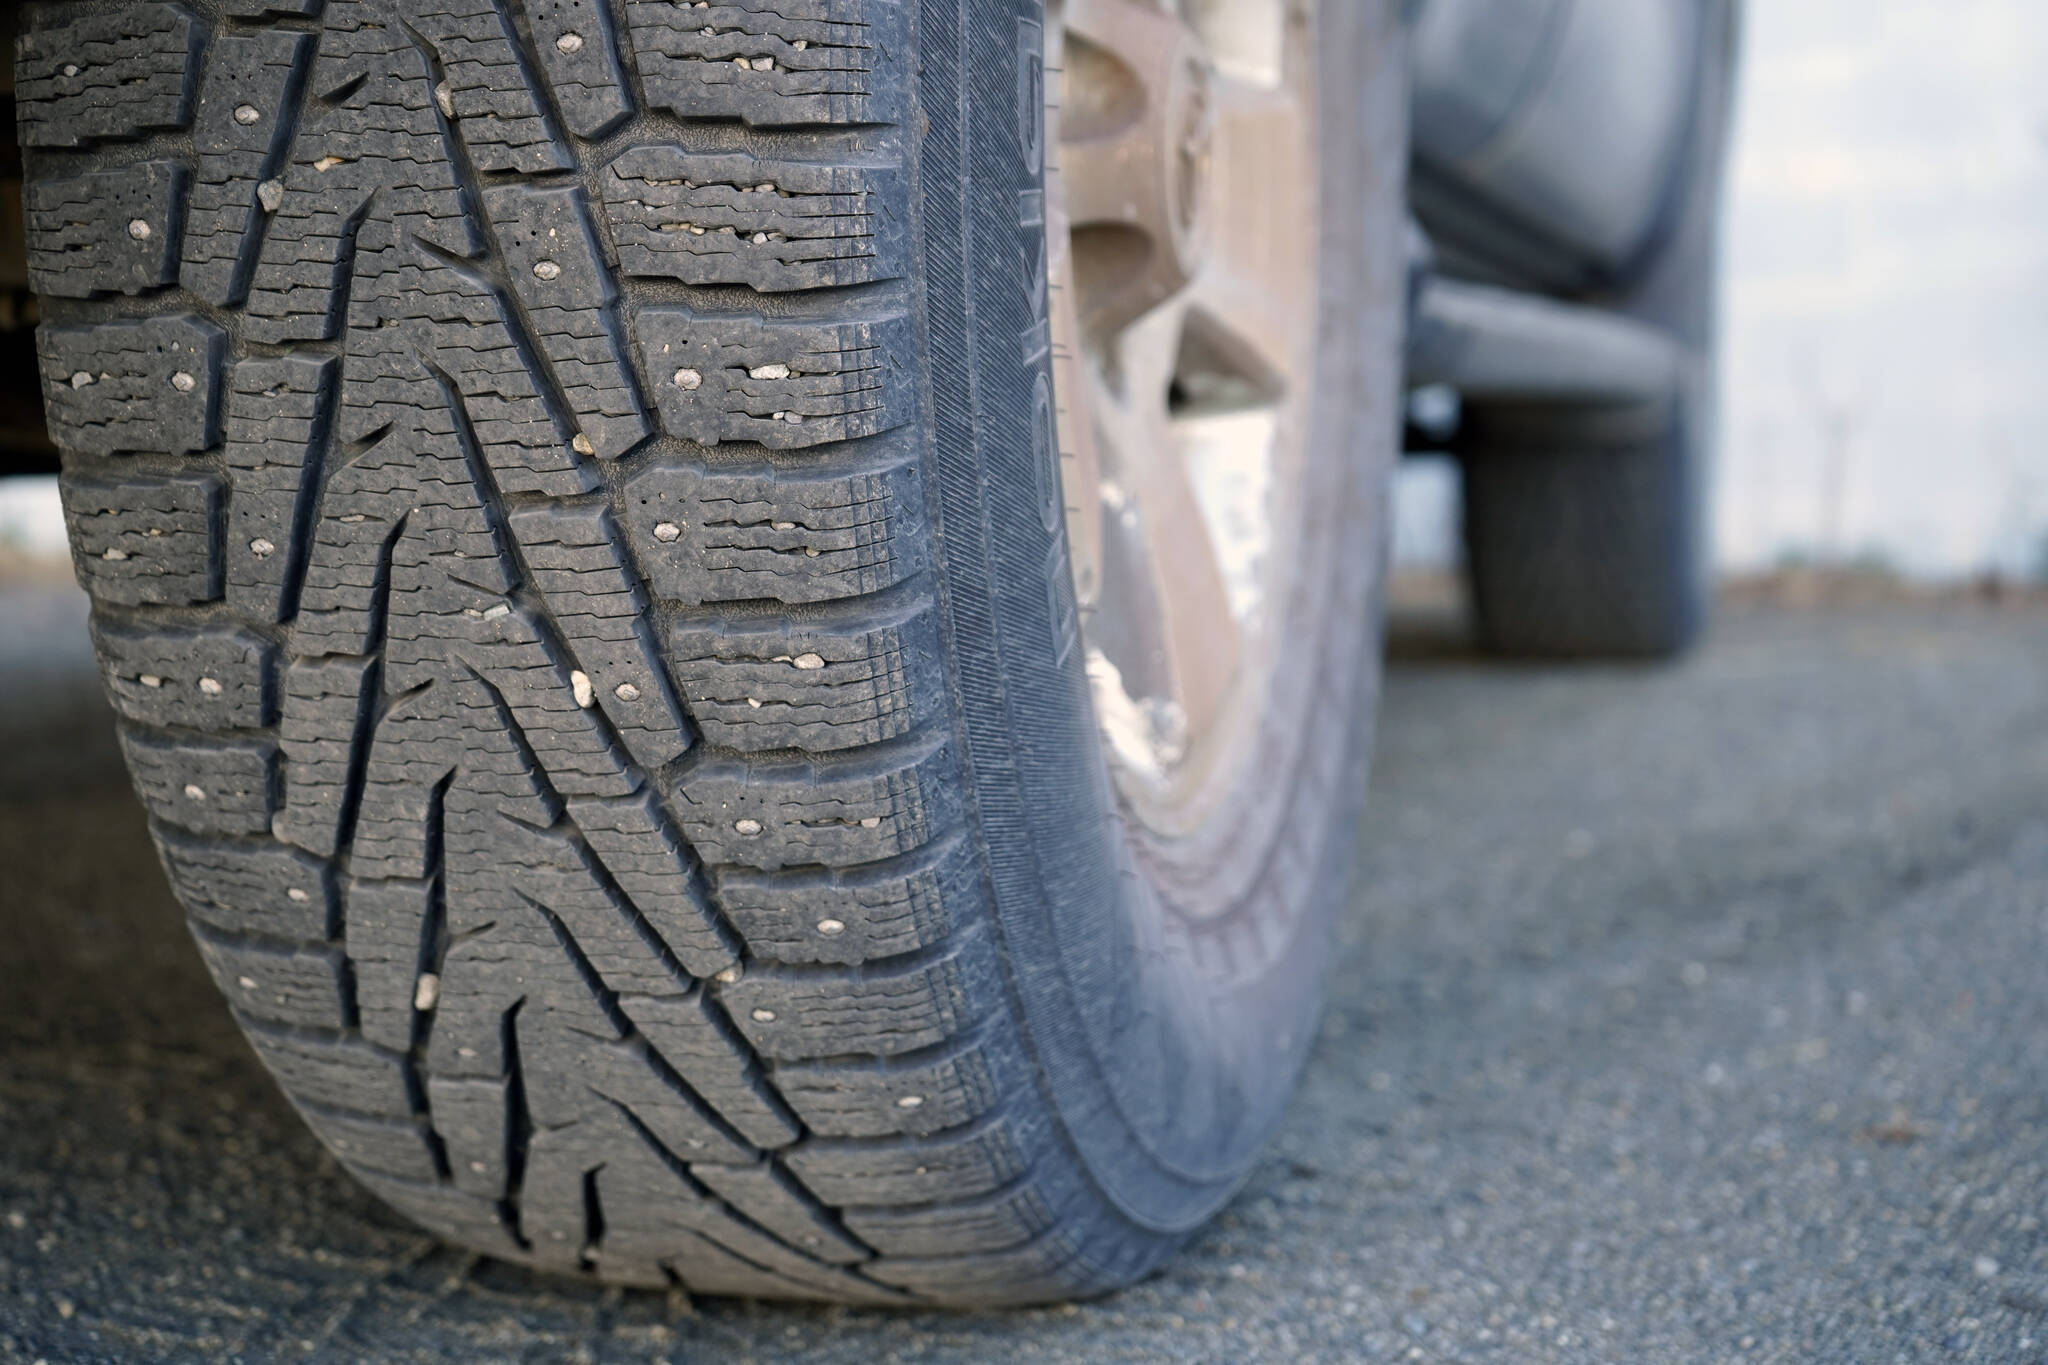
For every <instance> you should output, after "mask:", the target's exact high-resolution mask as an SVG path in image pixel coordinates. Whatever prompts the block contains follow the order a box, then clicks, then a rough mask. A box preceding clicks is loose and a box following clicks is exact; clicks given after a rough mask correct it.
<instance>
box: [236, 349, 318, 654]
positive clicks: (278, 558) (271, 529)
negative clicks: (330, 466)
mask: <svg viewBox="0 0 2048 1365" xmlns="http://www.w3.org/2000/svg"><path fill="white" fill-rule="evenodd" d="M340 363H341V362H340V361H339V360H337V359H335V358H334V357H332V356H320V357H314V356H292V357H288V358H285V359H281V360H243V361H240V362H238V363H237V364H236V365H235V366H234V368H233V369H232V370H230V371H229V372H228V381H227V388H228V394H227V466H228V480H229V485H230V487H231V489H232V493H231V495H230V496H229V498H228V530H227V560H228V563H227V597H228V605H230V606H231V607H233V608H234V609H235V610H236V611H237V612H238V613H240V614H241V615H243V616H245V617H248V618H251V619H253V620H258V621H282V620H284V619H286V617H287V615H288V614H289V613H290V611H291V610H292V609H293V608H294V607H295V606H296V605H297V604H296V602H295V601H293V600H292V599H293V597H294V595H295V594H294V592H293V589H294V587H295V582H294V575H293V567H292V566H293V565H294V563H296V562H300V561H302V560H303V557H304V553H305V546H304V544H303V542H304V540H305V539H306V537H305V536H304V534H303V533H302V532H301V531H300V529H299V528H300V522H301V516H302V509H303V508H304V507H305V505H306V503H307V500H308V499H309V497H310V495H311V493H312V485H313V483H314V480H315V478H316V477H317V475H318V474H319V471H320V465H321V459H320V453H321V451H322V448H323V447H324V446H325V445H326V441H327V435H328V432H329V430H330V424H331V421H332V416H333V397H334V377H335V373H336V371H337V369H338V368H339V367H340Z"/></svg>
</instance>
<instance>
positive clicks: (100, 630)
mask: <svg viewBox="0 0 2048 1365" xmlns="http://www.w3.org/2000/svg"><path fill="white" fill-rule="evenodd" d="M92 639H93V645H94V652H95V653H96V654H97V655H98V657H99V664H100V677H101V679H102V680H103V681H104V682H105V683H106V686H107V694H108V695H109V696H110V697H112V698H113V702H114V708H115V709H116V710H117V711H119V712H120V713H121V714H122V715H124V716H126V717H127V718H128V719H129V720H133V721H140V722H142V723H143V724H145V725H164V726H172V725H175V726H182V727H184V728H186V729H192V730H249V729H254V728H256V727H258V726H262V725H268V724H269V723H270V721H271V719H272V717H273V715H274V713H275V707H276V703H275V700H274V698H273V697H272V688H271V682H270V674H271V664H272V661H273V656H274V654H275V652H276V651H275V648H274V647H273V646H272V645H271V643H270V642H269V641H268V640H266V639H264V638H263V637H262V636H260V635H258V634H256V633H255V632H254V631H248V630H238V629H235V628H232V627H226V626H208V627H203V628H200V629H193V628H191V627H182V628H178V629H169V630H159V629H151V628H149V627H144V626H133V625H128V624H124V623H118V622H113V621H108V620H104V619H95V620H94V621H93V623H92Z"/></svg>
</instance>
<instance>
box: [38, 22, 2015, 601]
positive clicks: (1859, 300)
mask: <svg viewBox="0 0 2048 1365" xmlns="http://www.w3.org/2000/svg"><path fill="white" fill-rule="evenodd" d="M1745 23H1746V31H1745V36H1744V41H1745V52H1744V58H1743V67H1742V77H1741V88H1740V103H1739V110H1738V115H1737V127H1736V139H1735V148H1734V155H1733V163H1732V166H1731V181H1730V184H1731V187H1732V196H1731V201H1730V206H1729V211H1728V220H1727V226H1726V253H1727V254H1726V258H1725V273H1724V284H1723V315H1722V316H1723V323H1722V325H1723V337H1724V346H1723V352H1722V357H1723V359H1722V363H1723V387H1722V442H1721V451H1720V464H1719V468H1718V471H1717V486H1716V496H1715V502H1714V509H1715V522H1714V532H1715V546H1716V557H1717V561H1718V564H1719V566H1720V568H1721V569H1722V571H1723V573H1724V574H1726V575H1730V576H1734V577H1737V578H1741V579H1745V580H1755V579H1757V578H1758V577H1760V576H1762V577H1766V578H1782V577H1783V576H1784V575H1785V574H1786V573H1787V572H1788V571H1789V572H1792V573H1794V574H1797V573H1799V572H1802V571H1806V572H1811V571H1812V570H1813V569H1815V568H1816V567H1817V568H1820V569H1825V570H1828V571H1829V574H1830V576H1831V577H1834V578H1837V579H1839V578H1840V577H1841V576H1842V575H1844V574H1848V575H1850V576H1853V577H1856V578H1858V579H1861V580H1864V581H1866V583H1868V582H1869V581H1870V580H1889V579H1891V578H1893V577H1894V576H1896V577H1898V578H1900V579H1904V580H1908V581H1911V582H1913V583H1917V584H1920V585H1923V586H1933V587H1950V586H1956V585H1970V586H1974V587H1976V588H1979V589H1985V588H1990V589H1991V590H1994V591H1996V590H2003V589H2011V588H2017V587H2020V586H2022V585H2028V586H2038V585H2042V584H2048V458H2044V451H2043V447H2042V438H2043V435H2044V433H2048V382H2043V376H2042V364H2041V358H2042V357H2043V356H2044V355H2048V232H2044V231H2043V230H2042V224H2043V223H2044V221H2048V87H2044V86H2043V84H2042V82H2041V80H2040V73H2041V72H2042V71H2043V70H2048V4H2042V3H2040V0H1885V3H1870V0H1797V2H1796V3H1784V2H1783V0H1777V2H1774V3H1760V4H1752V5H1750V6H1749V8H1748V14H1747V17H1746V20H1745ZM1397 496H1398V514H1397V520H1398V523H1399V535H1398V545H1397V551H1396V554H1397V561H1398V562H1399V563H1400V564H1401V565H1402V566H1403V567H1404V568H1406V569H1407V570H1409V571H1410V572H1411V573H1413V574H1416V575H1420V576H1424V577H1427V576H1429V575H1431V574H1441V573H1443V572H1445V571H1448V570H1453V569H1455V567H1456V565H1457V562H1458V558H1459V549H1458V533H1457V496H1458V493H1457V470H1456V467H1455V465H1454V464H1453V463H1452V462H1451V461H1449V460H1447V459H1436V458H1418V459H1413V460H1410V461H1408V462H1407V464H1406V466H1405V467H1404V468H1403V470H1402V472H1401V475H1400V478H1399V487H1398V494H1397ZM0 547H4V552H5V553H7V554H8V555H9V556H10V557H11V558H14V559H17V560H18V559H20V558H22V557H23V556H31V557H46V556H49V555H52V554H55V555H59V556H61V555H62V553H63V549H64V545H63V527H62V522H61V518H60V514H59V511H58V507H57V495H56V483H55V480H54V479H29V480H11V481H0Z"/></svg>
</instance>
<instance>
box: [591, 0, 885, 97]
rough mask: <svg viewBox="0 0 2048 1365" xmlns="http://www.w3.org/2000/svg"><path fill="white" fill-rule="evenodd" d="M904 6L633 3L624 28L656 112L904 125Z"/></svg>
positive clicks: (871, 1)
mask: <svg viewBox="0 0 2048 1365" xmlns="http://www.w3.org/2000/svg"><path fill="white" fill-rule="evenodd" d="M908 9H909V6H907V5H904V4H900V3H898V2H897V0H778V3H776V4H775V5H774V6H773V7H772V8H771V7H770V6H768V5H766V4H760V3H756V2H755V0H742V3H735V4H712V5H691V6H688V7H684V6H674V7H670V6H666V5H662V6H656V5H635V6H631V7H629V9H628V11H627V23H628V24H629V26H630V27H631V30H632V45H633V51H634V53H635V54H636V56H637V57H638V59H639V66H640V81H641V85H642V86H643V87H644V88H645V89H646V92H647V101H648V103H649V104H651V105H653V106H654V107H655V108H657V109H666V110H668V111H669V112H670V113H673V114H679V115H681V116H682V117H684V118H737V119H742V120H744V121H745V122H747V123H749V124H752V125H753V126H754V127H757V128H793V127H821V126H828V125H832V124H871V123H901V122H903V120H904V116H905V113H906V103H907V100H908V92H909V90H910V88H911V85H912V81H911V77H910V74H909V73H908V71H907V69H906V66H907V63H908V60H909V55H910V54H909V15H908V12H907V11H908Z"/></svg>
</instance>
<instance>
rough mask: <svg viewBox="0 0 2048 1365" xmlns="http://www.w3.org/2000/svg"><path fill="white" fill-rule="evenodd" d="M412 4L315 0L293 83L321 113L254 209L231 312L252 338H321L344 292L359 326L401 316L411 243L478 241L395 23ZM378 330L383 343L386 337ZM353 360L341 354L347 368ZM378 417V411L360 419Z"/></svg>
mask: <svg viewBox="0 0 2048 1365" xmlns="http://www.w3.org/2000/svg"><path fill="white" fill-rule="evenodd" d="M412 17H413V16H412V13H411V11H410V10H409V9H408V8H406V7H401V6H399V5H396V4H393V3H390V0H330V2H329V3H328V5H327V6H326V9H325V12H324V18H323V21H322V26H321V31H320V46H319V55H318V57H317V58H316V63H315V66H314V68H313V74H314V77H315V79H314V81H313V83H312V84H311V85H310V86H309V87H308V89H307V94H308V95H309V96H310V97H312V98H313V99H314V100H317V101H319V107H320V108H321V109H322V110H323V112H322V113H321V114H320V115H319V117H318V118H317V120H315V121H312V122H310V123H309V124H308V126H307V127H306V129H305V130H304V131H303V132H302V133H301V134H300V135H299V137H298V138H297V139H296V140H295V142H294V144H293V146H292V149H291V154H290V156H289V157H288V158H287V159H286V161H285V164H284V166H283V167H282V169H281V170H280V171H279V172H278V174H277V175H275V176H274V177H273V179H274V180H275V182H276V188H275V189H273V191H272V192H271V195H270V198H271V200H272V202H273V203H274V204H275V207H271V208H268V209H267V212H268V213H269V215H270V222H269V227H268V229H267V230H266V231H265V233H264V234H263V244H262V247H261V249H260V250H259V252H258V253H257V262H256V270H255V274H254V276H253V278H252V281H251V284H250V291H249V299H248V305H247V312H246V313H245V315H244V317H243V327H244V329H245V331H246V333H247V335H248V336H249V337H250V338H251V339H252V340H255V341H264V342H278V343H289V342H294V341H316V340H326V339H330V338H332V337H333V336H334V335H335V333H336V332H337V331H338V330H339V329H340V327H341V324H342V314H343V312H344V308H343V304H344V303H345V302H348V301H350V300H351V299H353V301H354V304H355V305H356V307H357V308H358V310H359V311H360V313H361V314H362V315H363V316H362V318H361V319H360V321H361V324H362V325H363V326H367V327H370V328H376V327H378V326H380V325H381V323H382V321H383V320H384V318H385V317H386V316H394V317H397V316H406V315H408V314H406V313H405V311H404V310H403V309H402V308H401V307H400V306H399V301H400V300H403V299H406V298H408V297H415V296H417V295H418V294H419V292H420V289H419V286H420V284H421V281H419V280H418V279H417V278H415V276H416V275H417V271H416V270H415V271H414V273H413V275H410V276H409V275H408V274H407V273H406V272H407V267H408V266H410V265H413V264H414V263H415V260H416V257H417V255H418V254H419V253H420V252H421V251H422V250H423V248H421V247H420V246H419V245H417V243H422V242H423V243H426V244H427V246H428V247H430V248H433V249H437V250H440V251H445V252H450V253H453V254H455V255H457V256H462V257H471V256H474V255H475V254H476V253H477V252H478V251H479V250H480V249H481V248H482V246H483V242H482V239H481V238H480V236H479V235H478V233H477V231H476V227H475V225H474V223H473V222H472V221H471V218H470V215H469V214H468V213H467V212H466V211H465V208H464V203H463V198H462V192H461V190H460V189H459V188H458V185H457V181H458V176H457V172H456V168H455V164H454V160H453V156H452V152H453V148H452V146H451V145H450V141H449V137H450V134H449V131H448V129H447V127H446V125H445V123H444V120H443V117H442V114H441V112H440V110H439V108H438V107H437V101H436V98H435V94H434V86H435V79H434V75H433V71H432V68H431V67H430V66H429V55H428V54H426V53H423V52H422V51H421V50H420V48H419V47H417V46H415V44H414V40H413V36H412V35H413V32H414V31H415V30H414V29H413V28H410V27H408V25H409V24H411V22H412ZM491 22H493V23H495V22H497V21H496V20H495V18H493V19H492V20H491ZM441 273H445V272H441ZM429 292H432V293H444V294H445V293H446V292H447V289H446V287H445V285H444V286H443V287H442V288H441V289H438V290H434V291H429ZM437 303H438V304H439V305H440V306H441V307H442V309H443V311H442V312H441V314H440V316H442V317H444V318H448V319H451V320H453V319H459V318H461V317H462V316H463V315H462V314H461V313H459V312H455V311H452V309H453V307H454V304H453V301H451V300H445V299H443V300H437ZM415 306H417V303H415ZM385 340H386V342H387V344H388V345H390V346H393V347H394V348H395V347H396V345H397V342H398V338H396V337H392V338H387V339H385ZM356 364H357V362H355V360H354V358H353V357H351V367H350V368H351V372H352V375H353V371H354V369H355V368H356ZM412 371H414V372H416V371H417V361H414V362H413V365H412ZM371 382H373V383H374V382H375V377H374V376H372V379H371ZM396 396H399V397H403V396H404V391H403V390H401V391H400V393H399V394H398V395H396ZM389 420H390V419H389V418H388V417H383V416H379V417H378V418H376V419H375V420H374V421H373V422H372V423H371V426H373V427H374V426H381V425H383V424H384V423H385V422H387V421H389Z"/></svg>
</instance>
